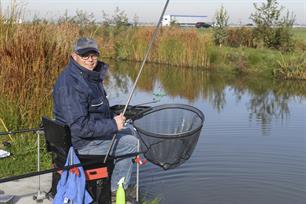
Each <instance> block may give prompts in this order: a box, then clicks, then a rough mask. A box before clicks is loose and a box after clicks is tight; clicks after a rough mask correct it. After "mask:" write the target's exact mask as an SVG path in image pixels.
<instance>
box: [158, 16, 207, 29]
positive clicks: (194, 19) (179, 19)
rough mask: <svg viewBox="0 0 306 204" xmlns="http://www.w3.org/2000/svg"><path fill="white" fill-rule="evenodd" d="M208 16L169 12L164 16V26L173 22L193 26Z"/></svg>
mask: <svg viewBox="0 0 306 204" xmlns="http://www.w3.org/2000/svg"><path fill="white" fill-rule="evenodd" d="M206 18H207V16H198V15H177V14H168V15H164V16H163V20H162V26H170V25H171V23H175V24H178V25H179V26H187V27H188V26H189V27H193V26H195V25H196V23H198V22H204V21H205V20H206Z"/></svg>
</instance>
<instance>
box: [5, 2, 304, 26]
mask: <svg viewBox="0 0 306 204" xmlns="http://www.w3.org/2000/svg"><path fill="white" fill-rule="evenodd" d="M11 1H12V0H0V2H1V4H2V8H6V7H7V5H8V4H9V3H10V2H11ZM17 1H18V0H17ZM19 2H23V3H22V4H23V5H24V8H25V10H26V12H25V18H29V17H30V18H31V17H32V16H33V15H34V14H36V15H38V16H40V17H41V16H43V17H47V18H57V17H58V16H61V15H63V14H64V12H65V10H67V11H68V14H69V15H74V14H75V11H76V10H77V9H79V10H84V11H86V12H89V13H91V12H92V13H94V15H95V17H96V19H97V20H101V18H102V11H104V12H105V13H107V14H109V15H110V16H111V15H112V14H113V12H114V10H115V8H116V7H119V9H120V10H124V11H125V13H126V14H127V15H128V17H129V19H130V20H131V21H132V19H133V17H134V16H135V15H136V16H138V18H139V21H140V22H153V23H154V22H157V21H158V18H159V16H160V13H161V11H162V8H163V6H164V4H165V2H166V0H22V1H21V0H19ZM262 2H265V0H256V1H250V0H170V3H169V6H168V9H167V11H166V13H167V14H187V15H206V16H208V17H207V21H213V19H214V15H215V12H216V11H217V10H218V9H219V8H220V7H221V5H223V6H224V7H225V9H226V10H227V12H228V14H229V16H230V19H229V22H230V23H235V24H238V23H249V22H251V20H250V19H249V16H250V13H252V12H253V11H254V6H253V3H257V4H261V3H262ZM278 2H279V4H280V5H282V6H284V7H285V8H286V9H288V10H289V11H292V12H293V13H294V14H295V15H296V23H299V24H306V0H278Z"/></svg>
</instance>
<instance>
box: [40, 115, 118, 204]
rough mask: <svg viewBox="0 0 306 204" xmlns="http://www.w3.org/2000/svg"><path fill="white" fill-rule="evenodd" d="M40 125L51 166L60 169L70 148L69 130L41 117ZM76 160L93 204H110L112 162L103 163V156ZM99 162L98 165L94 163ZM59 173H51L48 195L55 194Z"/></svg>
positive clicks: (88, 156) (83, 156)
mask: <svg viewBox="0 0 306 204" xmlns="http://www.w3.org/2000/svg"><path fill="white" fill-rule="evenodd" d="M42 124H43V128H44V132H45V139H46V145H47V151H48V152H51V153H52V164H53V166H54V167H55V168H62V167H64V165H65V162H66V158H67V153H68V151H69V148H70V146H71V135H70V129H69V127H68V126H67V125H63V124H61V123H59V122H57V121H55V120H51V119H49V118H47V117H42ZM78 158H79V160H80V161H81V163H83V164H84V166H83V169H84V171H85V175H86V188H87V190H88V192H89V193H90V194H91V196H92V198H93V200H94V203H95V204H110V203H111V175H112V171H113V168H114V160H113V159H111V158H110V159H108V160H107V162H106V163H103V161H104V158H105V155H79V154H78ZM95 162H99V164H97V163H95ZM60 176H61V175H60V172H53V174H52V187H51V189H50V193H49V195H50V196H51V197H54V196H55V194H56V188H57V183H58V181H59V179H60Z"/></svg>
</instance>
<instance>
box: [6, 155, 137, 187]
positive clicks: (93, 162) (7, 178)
mask: <svg viewBox="0 0 306 204" xmlns="http://www.w3.org/2000/svg"><path fill="white" fill-rule="evenodd" d="M140 154H142V152H135V153H130V154H125V155H120V156H115V157H112V159H125V158H130V157H135V156H138V155H140ZM135 162H137V161H136V160H135ZM99 164H104V162H97V161H89V162H85V163H78V164H72V165H67V166H63V167H55V168H52V169H46V170H42V171H36V172H31V173H27V174H22V175H17V176H11V177H6V178H0V184H1V183H6V182H9V181H15V180H18V179H24V178H29V177H33V176H39V175H43V174H48V173H53V172H58V171H64V170H69V169H72V168H75V167H80V166H90V165H99Z"/></svg>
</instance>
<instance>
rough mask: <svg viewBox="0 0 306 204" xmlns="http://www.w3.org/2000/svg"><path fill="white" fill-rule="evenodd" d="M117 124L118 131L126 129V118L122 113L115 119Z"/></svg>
mask: <svg viewBox="0 0 306 204" xmlns="http://www.w3.org/2000/svg"><path fill="white" fill-rule="evenodd" d="M114 119H115V121H116V124H117V128H118V130H122V129H123V127H124V123H125V117H124V115H123V114H122V113H120V115H116V116H115V117H114Z"/></svg>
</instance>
